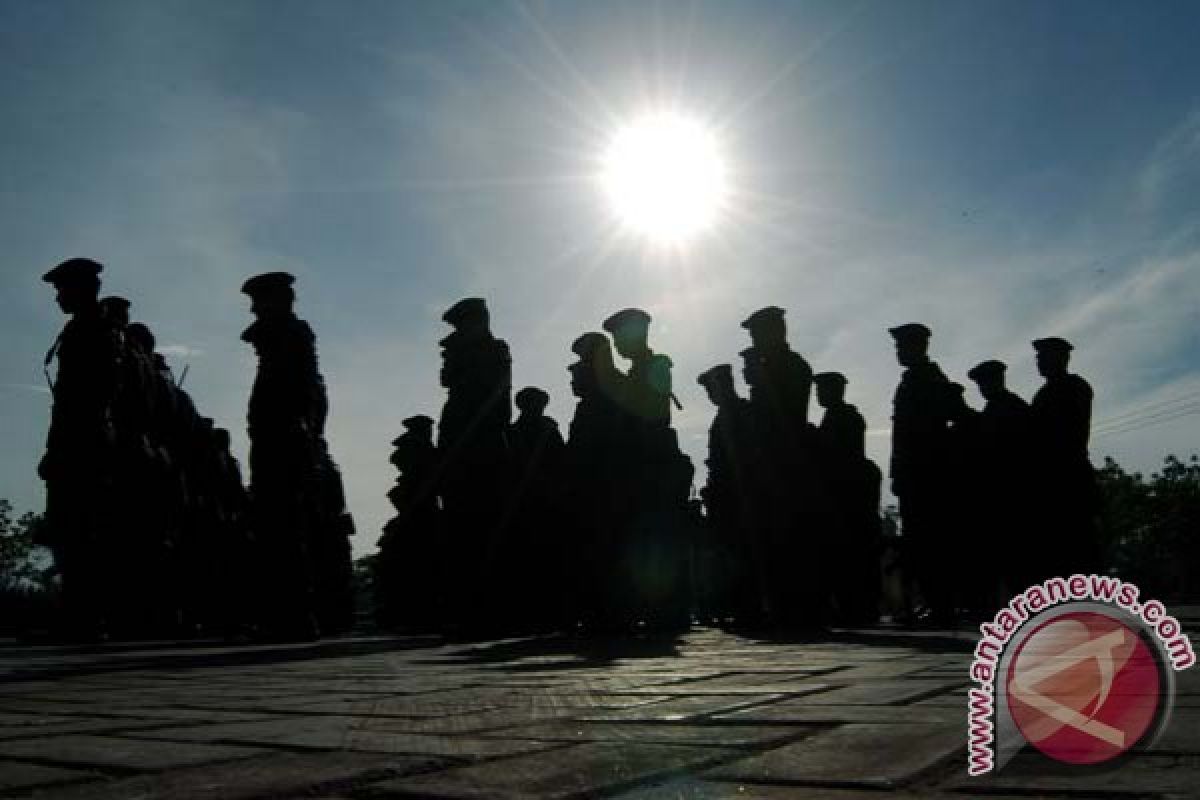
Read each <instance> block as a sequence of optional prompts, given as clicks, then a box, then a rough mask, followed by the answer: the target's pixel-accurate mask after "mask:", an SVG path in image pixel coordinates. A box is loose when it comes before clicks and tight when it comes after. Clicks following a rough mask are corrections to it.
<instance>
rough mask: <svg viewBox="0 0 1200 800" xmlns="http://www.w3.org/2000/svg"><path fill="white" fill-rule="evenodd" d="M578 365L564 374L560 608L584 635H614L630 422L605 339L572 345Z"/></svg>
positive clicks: (620, 597) (622, 588) (622, 599)
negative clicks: (568, 398) (567, 384)
mask: <svg viewBox="0 0 1200 800" xmlns="http://www.w3.org/2000/svg"><path fill="white" fill-rule="evenodd" d="M571 350H572V352H574V353H575V355H576V356H578V359H579V360H578V361H576V362H575V363H574V364H571V365H570V366H569V367H567V370H568V371H569V372H570V373H571V393H572V394H574V395H575V397H576V398H578V402H577V403H576V405H575V413H574V415H573V416H572V418H571V425H570V428H569V431H568V435H567V450H566V468H565V469H564V474H565V479H566V481H565V483H566V486H565V505H566V516H567V519H568V520H569V523H568V525H567V526H566V529H567V530H568V531H570V532H571V534H570V535H571V536H572V537H573V540H572V541H570V542H567V543H566V549H567V555H566V559H565V566H564V570H563V571H564V573H565V574H566V575H567V580H566V584H567V588H568V594H567V602H568V606H569V607H570V608H571V609H572V611H573V616H574V617H575V618H576V619H578V620H579V621H580V622H582V623H583V625H584V627H585V629H587V630H597V629H610V628H617V627H620V626H621V625H622V624H623V621H624V620H626V619H628V617H629V616H631V615H632V611H631V610H630V606H631V604H632V603H631V599H630V592H629V591H628V590H627V587H626V582H625V581H626V577H625V574H624V572H623V571H622V569H621V559H622V553H623V545H624V542H623V540H622V538H621V534H622V530H623V526H624V524H625V521H626V519H627V517H628V508H629V506H630V504H631V502H632V495H631V491H630V485H631V480H630V477H629V475H628V474H627V473H626V471H625V470H626V459H627V457H628V453H627V448H628V445H629V442H630V440H631V438H632V426H631V423H630V417H629V415H628V414H627V413H626V412H625V411H624V410H623V409H622V407H621V404H620V403H619V402H618V400H617V394H618V392H619V387H620V385H621V382H622V381H623V379H624V378H623V376H622V375H621V374H620V372H619V371H618V370H617V368H616V366H614V364H613V355H612V348H611V346H610V344H609V341H608V337H607V336H605V335H604V334H602V333H596V332H589V333H585V334H583V335H581V336H580V337H579V338H577V339H576V340H575V341H574V342H573V343H572V345H571Z"/></svg>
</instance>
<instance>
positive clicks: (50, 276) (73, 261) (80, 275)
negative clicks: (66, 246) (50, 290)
mask: <svg viewBox="0 0 1200 800" xmlns="http://www.w3.org/2000/svg"><path fill="white" fill-rule="evenodd" d="M103 271H104V267H103V266H102V265H101V264H100V263H99V262H96V261H93V260H92V259H90V258H68V259H67V260H66V261H64V262H62V263H61V264H59V265H58V266H56V267H54V268H53V269H52V270H50V271H49V272H47V273H46V274H45V275H43V276H42V280H44V281H45V282H46V283H52V284H54V285H55V286H62V285H63V284H71V283H79V282H80V281H87V280H94V279H96V278H98V277H99V276H100V273H101V272H103Z"/></svg>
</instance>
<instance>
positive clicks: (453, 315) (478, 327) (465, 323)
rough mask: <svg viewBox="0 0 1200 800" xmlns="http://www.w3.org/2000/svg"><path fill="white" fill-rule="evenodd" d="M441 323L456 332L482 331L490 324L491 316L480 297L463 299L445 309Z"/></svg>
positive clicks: (485, 302)
mask: <svg viewBox="0 0 1200 800" xmlns="http://www.w3.org/2000/svg"><path fill="white" fill-rule="evenodd" d="M442 321H443V322H445V323H447V324H449V325H453V326H454V328H455V330H458V331H468V332H469V331H483V330H487V329H488V326H489V325H490V324H491V315H490V314H489V313H488V307H487V301H486V300H484V299H483V298H482V297H464V298H463V299H462V300H459V301H458V302H457V303H455V304H454V305H452V306H450V307H449V308H448V309H446V312H445V313H444V314H442Z"/></svg>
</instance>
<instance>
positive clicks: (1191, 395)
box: [1092, 390, 1200, 429]
mask: <svg viewBox="0 0 1200 800" xmlns="http://www.w3.org/2000/svg"><path fill="white" fill-rule="evenodd" d="M1198 398H1200V390H1197V391H1194V392H1187V393H1185V394H1182V395H1180V396H1179V397H1175V398H1172V399H1170V400H1159V401H1157V402H1154V403H1147V404H1146V405H1143V406H1139V407H1137V408H1135V409H1132V410H1130V411H1125V412H1123V413H1121V414H1115V415H1113V416H1111V417H1105V418H1104V419H1102V420H1098V421H1097V422H1095V423H1093V424H1092V428H1093V429H1095V428H1104V427H1108V425H1109V424H1111V423H1114V422H1121V421H1122V420H1125V419H1126V418H1127V417H1136V416H1140V415H1141V414H1144V413H1146V412H1149V411H1156V410H1158V409H1159V408H1161V407H1166V406H1173V405H1176V404H1178V403H1184V402H1190V401H1192V400H1194V399H1198ZM1122 424H1123V423H1122Z"/></svg>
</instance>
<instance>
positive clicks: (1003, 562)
mask: <svg viewBox="0 0 1200 800" xmlns="http://www.w3.org/2000/svg"><path fill="white" fill-rule="evenodd" d="M1006 369H1007V367H1006V366H1005V365H1004V363H1003V362H1000V361H996V360H988V361H984V362H981V363H979V364H977V365H975V366H974V367H972V368H971V370H970V371H969V372H968V373H967V377H969V378H970V379H971V380H973V381H975V383H976V385H977V386H978V387H979V393H980V394H981V395H983V397H984V400H985V401H986V402H985V404H984V407H983V410H982V411H981V412H980V414H979V440H978V450H977V452H976V454H975V457H974V458H973V459H972V461H973V464H972V467H973V468H972V474H974V475H976V476H977V478H976V479H977V482H978V483H979V484H980V485H981V486H982V487H983V491H982V492H979V493H978V494H979V500H980V506H979V509H980V512H979V513H978V514H977V516H976V520H977V522H978V523H979V526H980V527H979V530H980V531H981V534H982V536H981V537H980V538H981V539H982V542H981V545H982V546H976V547H973V548H972V551H973V553H974V556H973V558H972V562H973V563H976V564H978V565H979V566H981V567H983V566H984V565H986V564H988V563H994V564H996V566H997V572H998V574H997V575H996V578H997V581H998V582H999V583H1000V584H1001V587H996V588H997V589H999V590H1000V594H1001V595H1002V596H1003V597H1012V596H1013V595H1014V594H1017V593H1018V592H1022V591H1024V590H1025V589H1026V588H1027V587H1028V586H1030V585H1031V584H1032V583H1034V582H1036V581H1038V580H1041V578H1040V577H1039V576H1038V574H1037V573H1038V569H1037V562H1036V559H1034V558H1031V554H1032V553H1034V552H1036V550H1037V546H1038V543H1037V534H1036V533H1035V532H1034V529H1033V526H1032V522H1033V520H1032V518H1031V517H1030V511H1031V509H1030V499H1031V498H1030V492H1031V490H1032V487H1033V481H1032V480H1031V479H1030V475H1029V471H1030V466H1031V464H1030V459H1031V458H1032V455H1033V454H1032V452H1031V451H1030V435H1031V424H1032V417H1031V416H1030V409H1029V404H1028V403H1026V402H1025V401H1024V400H1023V399H1022V398H1021V397H1018V396H1017V395H1016V394H1014V393H1013V392H1011V391H1010V390H1009V389H1007V388H1006V387H1005V385H1004V373H1005V370H1006Z"/></svg>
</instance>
